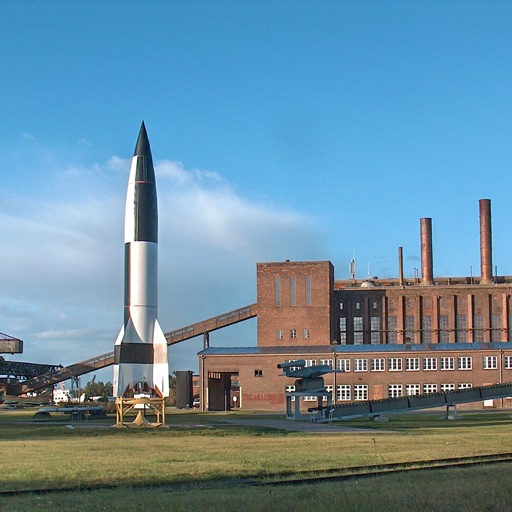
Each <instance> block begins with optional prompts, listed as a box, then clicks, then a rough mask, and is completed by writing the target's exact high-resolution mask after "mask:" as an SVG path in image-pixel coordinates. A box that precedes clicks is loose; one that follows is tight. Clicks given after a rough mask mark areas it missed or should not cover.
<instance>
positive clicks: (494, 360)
mask: <svg viewBox="0 0 512 512" xmlns="http://www.w3.org/2000/svg"><path fill="white" fill-rule="evenodd" d="M483 368H484V370H496V369H497V368H498V356H484V358H483Z"/></svg>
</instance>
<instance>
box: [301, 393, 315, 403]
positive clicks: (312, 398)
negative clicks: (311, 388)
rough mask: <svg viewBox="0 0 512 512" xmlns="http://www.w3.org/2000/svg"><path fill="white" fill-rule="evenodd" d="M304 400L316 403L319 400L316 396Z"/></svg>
mask: <svg viewBox="0 0 512 512" xmlns="http://www.w3.org/2000/svg"><path fill="white" fill-rule="evenodd" d="M302 400H303V401H304V402H316V401H317V400H318V398H317V397H316V396H314V395H308V396H305V397H304V398H303V399H302Z"/></svg>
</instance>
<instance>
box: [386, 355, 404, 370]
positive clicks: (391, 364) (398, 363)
mask: <svg viewBox="0 0 512 512" xmlns="http://www.w3.org/2000/svg"><path fill="white" fill-rule="evenodd" d="M388 371H390V372H401V371H402V358H401V357H390V358H388Z"/></svg>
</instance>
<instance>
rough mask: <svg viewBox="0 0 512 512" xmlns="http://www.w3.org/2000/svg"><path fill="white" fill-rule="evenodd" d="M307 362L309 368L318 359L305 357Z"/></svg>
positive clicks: (306, 365)
mask: <svg viewBox="0 0 512 512" xmlns="http://www.w3.org/2000/svg"><path fill="white" fill-rule="evenodd" d="M305 361H306V364H305V365H304V366H305V367H306V368H309V367H310V366H315V365H316V359H305Z"/></svg>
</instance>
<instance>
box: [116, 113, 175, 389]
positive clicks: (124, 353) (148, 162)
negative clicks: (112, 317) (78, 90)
mask: <svg viewBox="0 0 512 512" xmlns="http://www.w3.org/2000/svg"><path fill="white" fill-rule="evenodd" d="M124 247H125V278H124V279H125V282H124V324H123V326H122V327H121V331H120V332H119V336H118V337H117V340H116V342H115V347H114V348H115V350H114V383H113V384H114V395H115V396H117V397H122V396H124V395H125V393H126V392H127V391H128V390H130V389H135V390H136V392H137V388H141V389H146V390H147V389H148V388H149V389H150V390H151V391H152V392H153V393H154V394H155V395H157V396H158V395H161V396H164V397H167V396H169V363H168V357H167V341H166V339H165V336H164V333H163V331H162V328H161V327H160V324H159V323H158V320H157V299H158V287H157V280H158V207H157V197H156V182H155V171H154V168H153V159H152V156H151V148H150V146H149V140H148V136H147V132H146V127H145V125H144V123H142V126H141V129H140V132H139V138H138V139H137V145H136V147H135V152H134V155H133V159H132V164H131V168H130V177H129V180H128V192H127V194H126V213H125V234H124Z"/></svg>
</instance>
